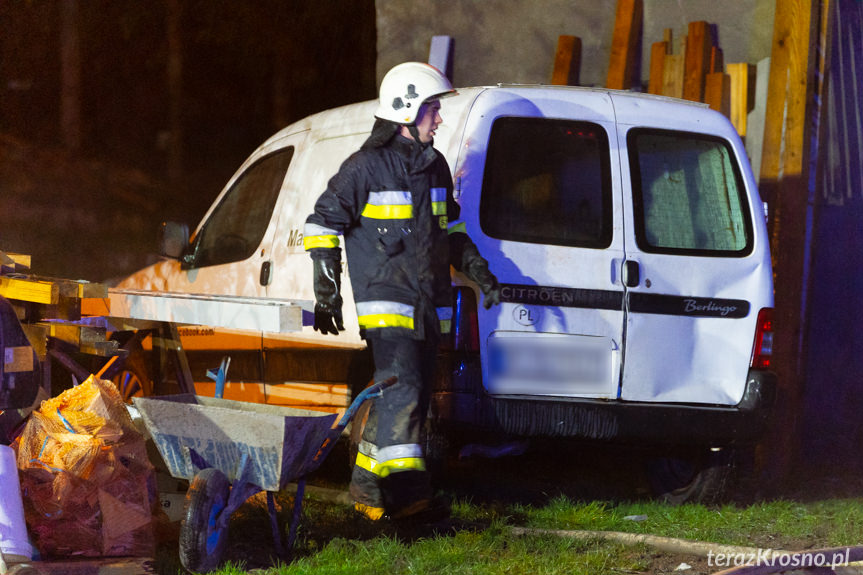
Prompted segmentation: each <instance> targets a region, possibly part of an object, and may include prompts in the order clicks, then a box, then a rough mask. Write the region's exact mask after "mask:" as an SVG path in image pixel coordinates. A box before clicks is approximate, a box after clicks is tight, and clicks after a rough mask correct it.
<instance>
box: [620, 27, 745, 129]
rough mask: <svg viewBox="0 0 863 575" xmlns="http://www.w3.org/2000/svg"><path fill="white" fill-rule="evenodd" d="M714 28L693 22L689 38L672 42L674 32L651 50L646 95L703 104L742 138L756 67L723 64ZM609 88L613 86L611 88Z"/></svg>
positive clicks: (667, 31) (741, 64) (654, 43)
mask: <svg viewBox="0 0 863 575" xmlns="http://www.w3.org/2000/svg"><path fill="white" fill-rule="evenodd" d="M716 37H717V34H716V30H715V26H714V25H712V24H710V23H708V22H705V21H703V20H701V21H697V22H690V23H689V25H688V27H687V34H686V35H685V36H682V37H681V38H679V39H677V41H676V42H675V41H673V39H672V30H671V29H666V30H665V31H664V33H663V39H662V40H661V41H658V42H653V43H652V44H651V46H650V73H649V76H648V85H647V91H648V92H649V93H651V94H658V95H662V96H670V97H672V98H683V99H684V100H691V101H693V102H704V103H705V104H707V105H708V106H710V107H711V108H712V109H714V110H717V111H719V112H721V113H723V114H725V115H726V116H728V118H729V119H730V120H731V123H732V124H734V127H735V128H736V129H737V133H738V134H740V136H741V137H743V136H745V135H746V118H747V114H748V112H749V111H750V110H751V108H752V103H753V101H754V98H753V96H754V89H755V86H754V74H755V67H754V66H751V65H750V64H748V63H746V62H740V63H729V64H725V63H724V62H723V56H722V48H721V47H719V45H718V43H717V41H716ZM609 87H610V86H609Z"/></svg>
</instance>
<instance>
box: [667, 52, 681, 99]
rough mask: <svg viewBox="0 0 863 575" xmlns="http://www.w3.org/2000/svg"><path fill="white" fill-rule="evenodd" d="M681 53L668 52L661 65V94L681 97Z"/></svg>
mask: <svg viewBox="0 0 863 575" xmlns="http://www.w3.org/2000/svg"><path fill="white" fill-rule="evenodd" d="M684 62H685V60H684V55H683V54H668V55H666V56H665V62H664V64H663V67H662V94H663V95H665V96H671V97H672V98H682V97H683V67H684Z"/></svg>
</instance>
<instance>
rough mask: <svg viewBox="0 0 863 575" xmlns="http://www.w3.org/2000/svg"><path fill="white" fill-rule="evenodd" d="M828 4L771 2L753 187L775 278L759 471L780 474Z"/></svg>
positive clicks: (790, 450)
mask: <svg viewBox="0 0 863 575" xmlns="http://www.w3.org/2000/svg"><path fill="white" fill-rule="evenodd" d="M828 1H829V0H777V1H776V12H775V16H774V28H773V47H772V50H771V67H770V80H769V85H768V92H767V106H766V117H765V124H764V145H763V149H762V159H761V181H760V189H761V191H762V196H763V197H764V198H765V199H766V200H767V201H768V204H769V207H770V219H769V223H770V226H769V227H770V234H771V249H772V253H773V260H774V274H775V293H776V296H775V312H774V325H775V330H776V332H775V336H774V346H773V358H774V359H773V366H774V370H775V371H776V373H777V375H778V377H779V384H780V387H779V394H778V404H777V409H776V413H775V418H774V420H773V426H772V428H771V430H770V433H769V434H768V437H767V439H766V442H765V445H766V448H767V449H766V453H767V454H768V455H767V456H766V457H765V460H764V464H765V465H766V469H764V471H765V472H766V473H767V474H768V475H769V476H771V479H774V480H775V479H781V478H783V477H785V476H787V474H788V472H789V471H790V469H791V465H792V463H793V461H794V456H795V450H796V448H797V445H798V443H799V442H798V441H797V439H798V437H799V436H798V434H799V427H798V417H799V414H800V412H801V407H802V405H801V398H802V386H803V379H802V374H803V359H802V358H803V356H804V355H805V351H804V350H802V349H801V342H802V333H803V315H802V307H803V305H804V301H803V272H804V267H805V265H804V260H805V256H806V253H807V246H806V217H807V203H808V199H809V165H810V158H809V152H810V144H811V143H810V127H811V126H810V122H809V117H808V116H807V111H808V110H809V108H810V106H811V104H812V95H813V92H814V90H813V87H814V85H815V82H814V74H813V72H814V64H815V60H816V59H815V58H814V47H815V46H816V45H817V40H818V30H819V28H818V24H819V13H820V7H821V5H822V3H826V2H828Z"/></svg>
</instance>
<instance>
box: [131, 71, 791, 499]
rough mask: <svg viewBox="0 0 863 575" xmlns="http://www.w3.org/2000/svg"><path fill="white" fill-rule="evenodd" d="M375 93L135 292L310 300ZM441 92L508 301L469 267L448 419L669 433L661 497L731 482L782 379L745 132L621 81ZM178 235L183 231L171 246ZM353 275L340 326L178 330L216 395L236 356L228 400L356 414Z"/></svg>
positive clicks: (285, 135) (343, 113) (263, 165)
mask: <svg viewBox="0 0 863 575" xmlns="http://www.w3.org/2000/svg"><path fill="white" fill-rule="evenodd" d="M375 105H376V103H375V102H366V103H361V104H356V105H351V106H346V107H342V108H338V109H335V110H330V111H326V112H322V113H320V114H316V115H314V116H311V117H309V118H306V119H304V120H302V121H299V122H297V123H295V124H293V125H291V126H288V127H287V128H285V129H284V130H282V131H280V132H279V133H278V134H276V135H275V136H273V137H272V138H270V139H269V140H268V141H267V142H265V143H264V144H263V145H262V146H261V147H260V148H258V149H257V150H256V151H255V152H254V153H253V154H252V155H251V157H250V158H249V159H248V160H247V161H246V162H245V163H244V164H243V165H242V166H241V168H240V169H239V171H238V172H237V173H236V175H235V176H234V177H233V178H232V179H231V180H230V181H229V182H228V185H227V186H226V187H225V189H224V190H223V191H222V193H221V194H220V195H219V197H218V198H217V200H216V201H215V203H214V204H213V206H212V207H211V208H210V210H209V211H208V213H207V214H206V216H205V217H204V219H203V221H202V223H201V224H200V225H199V226H198V228H197V230H196V231H195V232H194V234H192V236H191V240H190V241H187V242H186V241H185V237H188V233H187V232H185V236H183V239H184V242H182V245H181V246H180V248H179V249H177V248H176V247H175V248H174V249H169V248H166V250H167V251H168V252H171V253H166V254H165V255H171V256H174V257H176V259H171V260H166V261H163V262H161V263H158V264H155V265H154V266H151V267H150V268H147V269H145V270H142V271H141V272H139V273H137V274H135V275H134V276H132V277H130V278H128V279H127V280H126V281H125V282H124V283H123V284H122V285H121V286H120V287H124V288H135V289H152V290H159V291H171V292H191V293H203V294H232V295H242V296H260V297H279V298H289V299H301V300H309V301H313V300H314V295H313V292H312V276H311V273H312V266H311V262H310V259H309V256H308V254H307V253H305V252H304V251H303V247H302V229H303V225H304V222H305V219H306V217H307V216H308V214H309V213H311V211H312V208H313V205H314V203H315V201H316V200H317V198H318V196H319V194H320V193H321V192H322V191H323V190H324V188H325V187H326V183H327V181H328V179H329V178H330V177H331V176H332V175H333V174H334V173H335V172H336V170H337V169H338V167H339V165H340V164H341V162H342V161H343V160H344V159H345V158H346V157H347V156H348V155H349V154H350V153H352V152H353V151H355V150H356V149H358V148H359V147H360V145H361V144H362V142H363V141H364V140H365V138H366V137H367V135H368V133H369V131H370V130H371V127H372V123H373V112H374V109H375ZM442 105H443V108H442V110H441V115H442V116H443V119H444V123H443V125H442V126H441V127H440V128H439V129H438V131H437V136H436V139H435V146H436V147H437V148H438V149H439V150H440V151H441V152H443V153H444V154H445V155H446V157H447V160H448V161H449V164H450V168H451V169H452V173H453V177H454V184H455V194H456V199H457V201H459V202H460V204H461V208H462V218H463V220H464V222H465V225H466V229H467V233H468V234H469V235H470V236H471V238H473V240H474V242H475V243H476V244H477V246H478V247H479V249H480V252H481V253H482V254H483V255H484V256H485V257H486V258H487V259H488V260H489V264H490V268H491V270H492V271H493V273H495V275H496V276H497V277H498V279H499V281H500V282H501V284H502V298H501V299H502V303H501V305H499V306H495V307H493V308H492V309H490V310H485V309H483V307H482V306H477V305H476V302H477V301H478V300H479V297H478V291H477V288H476V286H474V285H472V284H471V283H470V282H469V281H468V280H467V279H466V278H464V277H463V276H461V275H459V274H455V275H454V278H453V282H454V284H455V285H456V286H457V288H456V295H455V301H454V302H453V305H454V318H453V334H452V341H450V342H447V345H446V346H445V349H442V353H441V362H442V366H443V369H442V377H441V381H440V383H439V385H438V388H437V389H436V390H435V393H434V399H433V405H432V413H433V420H434V422H435V423H437V424H438V425H437V426H436V427H435V428H436V429H438V430H442V433H443V432H448V433H449V435H450V437H451V438H452V437H459V438H460V440H461V441H462V442H476V441H479V439H478V438H480V437H483V436H485V437H492V438H497V439H498V440H502V439H503V438H514V437H549V436H551V437H567V438H570V437H571V438H582V439H590V440H602V441H616V442H637V443H639V444H643V445H649V446H661V448H662V450H661V451H659V452H658V453H659V454H660V455H663V456H665V457H661V458H658V459H657V460H656V461H655V464H654V465H653V466H652V467H651V472H652V478H653V479H654V484H655V487H656V490H657V492H658V493H661V494H664V495H665V496H666V498H667V499H669V500H672V501H682V500H687V499H706V498H709V497H710V496H712V495H714V494H716V492H717V490H719V489H720V488H721V486H722V484H723V482H724V479H725V477H726V473H725V471H726V470H727V468H728V466H727V465H726V464H727V462H728V452H729V449H728V448H731V447H734V446H736V445H742V444H747V443H750V442H752V441H754V440H756V439H757V438H758V437H759V435H760V434H761V432H762V431H763V428H764V425H765V416H766V414H767V413H768V410H769V405H770V403H771V401H772V398H773V395H774V393H775V387H776V379H775V376H774V375H773V374H772V373H771V372H770V371H769V366H770V351H771V349H770V348H771V343H772V320H771V311H772V307H773V287H772V271H771V259H770V253H769V247H768V237H767V232H766V226H765V217H764V211H763V204H762V202H761V200H760V199H759V196H758V192H757V190H756V186H755V182H754V180H753V177H752V173H751V170H750V167H749V163H748V161H747V158H746V154H745V151H744V148H743V146H742V144H741V142H740V139H739V138H738V136H737V134H736V132H735V130H734V128H733V126H732V125H731V124H730V122H729V121H728V120H727V119H726V118H725V117H724V116H722V115H721V114H719V113H717V112H714V111H712V110H710V109H709V108H707V107H706V106H704V105H702V104H696V103H691V102H685V101H682V100H675V99H670V98H664V97H657V96H649V95H643V94H635V93H628V92H617V91H611V90H605V89H587V88H573V87H557V86H555V87H551V86H513V85H498V86H494V87H478V88H467V89H461V90H459V94H458V96H455V97H451V98H447V99H445V100H443V101H442ZM178 230H179V232H180V234H181V235H182V233H183V232H182V230H183V228H182V227H178V225H170V226H168V228H167V237H168V241H167V243H166V245H168V244H171V242H172V241H173V243H174V245H175V246H176V245H177V244H176V241H174V240H175V239H176V237H177V233H178ZM172 238H173V240H172ZM345 273H346V274H350V270H345ZM342 286H343V296H344V298H345V306H344V313H345V326H346V328H347V331H345V332H344V333H342V334H341V335H340V336H338V337H333V336H321V335H320V334H318V333H317V332H314V331H313V330H312V328H311V326H310V325H307V326H306V327H304V329H303V331H302V333H297V334H295V335H291V336H276V335H273V334H263V335H262V334H250V333H239V332H237V333H225V332H223V331H219V330H208V329H202V328H189V329H187V330H181V335H182V336H183V345H184V347H185V348H186V350H187V352H188V353H189V354H190V356H191V357H193V358H194V356H195V353H196V352H198V351H200V353H201V354H202V355H203V357H204V358H205V359H204V360H201V365H200V366H199V367H200V369H198V368H195V369H193V372H194V373H195V374H196V380H200V381H201V384H202V386H201V388H200V391H202V393H208V392H207V391H206V390H204V388H203V386H204V385H205V384H206V379H205V378H204V377H202V376H201V375H199V374H201V373H203V369H202V368H203V367H204V365H203V363H208V367H214V366H215V365H218V357H221V355H224V354H226V353H227V354H231V355H232V363H231V370H232V371H231V374H229V381H230V382H231V383H230V384H229V385H228V388H227V392H226V397H234V398H245V399H250V400H254V401H266V402H269V403H281V404H288V405H304V406H310V405H311V406H316V407H318V408H321V409H341V408H344V406H345V405H346V404H347V403H349V399H350V395H351V393H352V391H355V389H356V388H357V386H362V385H363V384H364V383H365V382H366V381H368V378H369V375H370V365H369V360H368V354H365V353H364V352H363V349H364V344H363V341H362V340H361V339H360V338H359V331H358V326H357V319H356V312H355V309H354V305H353V303H352V294H351V291H350V281H348V280H347V279H345V280H344V281H343V282H342ZM310 317H311V314H309V318H310ZM307 323H309V324H310V323H311V321H310V319H309V321H308V322H307ZM192 365H193V368H194V367H195V366H196V365H198V363H196V360H194V359H193V360H192ZM142 377H146V376H142ZM352 388H353V389H352ZM210 393H211V392H210ZM454 433H455V435H454ZM682 469H686V473H683V474H682V475H683V476H681V470H682Z"/></svg>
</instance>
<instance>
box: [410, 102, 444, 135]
mask: <svg viewBox="0 0 863 575" xmlns="http://www.w3.org/2000/svg"><path fill="white" fill-rule="evenodd" d="M441 122H443V118H441V116H440V100H432V101H431V102H426V103H425V104H423V105H422V107H420V109H419V112H418V113H417V122H416V126H417V132H418V133H419V140H420V142H421V143H423V144H428V143H429V142H431V141H432V140H434V137H435V130H437V127H438V126H439V125H440V124H441Z"/></svg>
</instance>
